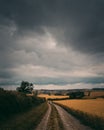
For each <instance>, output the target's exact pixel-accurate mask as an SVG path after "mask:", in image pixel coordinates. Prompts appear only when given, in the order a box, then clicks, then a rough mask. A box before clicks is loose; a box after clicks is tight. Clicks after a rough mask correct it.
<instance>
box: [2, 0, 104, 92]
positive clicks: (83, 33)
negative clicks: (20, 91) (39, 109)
mask: <svg viewBox="0 0 104 130" xmlns="http://www.w3.org/2000/svg"><path fill="white" fill-rule="evenodd" d="M103 12H104V1H103V0H52V1H51V0H9V1H8V0H0V84H1V85H9V84H10V85H11V84H12V85H13V84H18V83H20V82H21V80H27V81H29V82H33V83H35V84H37V85H42V86H43V88H45V85H48V86H47V87H48V88H49V89H51V88H52V89H53V88H59V87H58V86H61V88H65V86H66V88H76V86H77V87H78V85H79V84H80V86H79V88H81V86H82V88H84V85H85V88H86V84H87V85H88V88H91V87H104V14H103ZM63 86H64V87H63ZM47 87H46V88H47Z"/></svg>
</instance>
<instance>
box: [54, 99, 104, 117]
mask: <svg viewBox="0 0 104 130" xmlns="http://www.w3.org/2000/svg"><path fill="white" fill-rule="evenodd" d="M54 102H56V103H59V104H62V105H65V106H67V107H69V108H73V109H75V110H80V111H82V112H87V113H89V114H92V115H97V116H99V117H104V99H86V100H61V101H54Z"/></svg>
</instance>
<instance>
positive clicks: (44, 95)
mask: <svg viewBox="0 0 104 130" xmlns="http://www.w3.org/2000/svg"><path fill="white" fill-rule="evenodd" d="M38 97H43V98H46V99H62V98H69V96H60V95H48V94H39V95H38Z"/></svg>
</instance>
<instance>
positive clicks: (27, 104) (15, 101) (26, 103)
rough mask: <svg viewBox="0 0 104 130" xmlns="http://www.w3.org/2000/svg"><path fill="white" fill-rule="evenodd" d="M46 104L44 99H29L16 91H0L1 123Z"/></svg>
mask: <svg viewBox="0 0 104 130" xmlns="http://www.w3.org/2000/svg"><path fill="white" fill-rule="evenodd" d="M42 102H44V99H42V98H36V97H29V96H26V95H25V94H23V93H19V92H16V91H5V90H2V89H0V121H3V120H6V119H7V118H9V117H11V116H13V115H15V114H17V113H20V112H24V111H27V110H28V109H30V108H31V107H33V106H37V105H39V104H40V103H42Z"/></svg>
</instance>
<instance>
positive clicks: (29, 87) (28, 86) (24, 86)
mask: <svg viewBox="0 0 104 130" xmlns="http://www.w3.org/2000/svg"><path fill="white" fill-rule="evenodd" d="M17 91H18V92H23V93H32V91H33V84H32V83H29V82H27V81H22V82H21V86H20V87H17Z"/></svg>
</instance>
